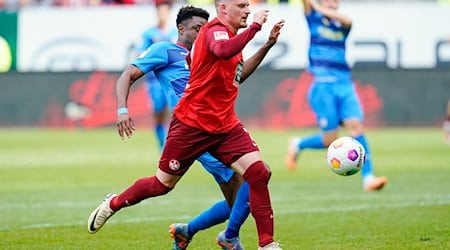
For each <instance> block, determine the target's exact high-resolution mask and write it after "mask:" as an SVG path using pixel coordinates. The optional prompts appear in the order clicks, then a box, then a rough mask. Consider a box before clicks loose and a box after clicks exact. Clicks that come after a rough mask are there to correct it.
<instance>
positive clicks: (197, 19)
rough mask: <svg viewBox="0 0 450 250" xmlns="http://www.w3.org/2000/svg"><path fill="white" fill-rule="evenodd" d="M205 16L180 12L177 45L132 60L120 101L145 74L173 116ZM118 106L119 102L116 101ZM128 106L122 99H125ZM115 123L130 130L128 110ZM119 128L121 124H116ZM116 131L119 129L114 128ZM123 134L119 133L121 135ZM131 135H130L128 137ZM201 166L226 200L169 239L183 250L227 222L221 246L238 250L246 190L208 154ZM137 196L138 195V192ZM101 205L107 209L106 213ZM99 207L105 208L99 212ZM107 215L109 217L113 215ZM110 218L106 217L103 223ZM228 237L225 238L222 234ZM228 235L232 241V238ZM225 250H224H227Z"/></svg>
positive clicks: (94, 225) (173, 229) (93, 224)
mask: <svg viewBox="0 0 450 250" xmlns="http://www.w3.org/2000/svg"><path fill="white" fill-rule="evenodd" d="M208 17H209V14H208V12H206V11H205V10H203V9H200V8H194V7H192V6H187V7H183V8H181V9H180V11H179V13H178V15H177V20H176V23H177V27H178V33H179V34H178V40H177V43H176V44H175V43H171V42H167V41H162V42H157V43H154V44H152V45H151V46H150V47H149V48H148V49H147V50H146V51H145V52H143V53H142V54H141V55H140V56H139V57H138V58H137V59H135V60H134V61H133V62H132V63H131V64H130V65H129V66H128V67H127V68H126V69H125V70H124V72H123V73H122V74H121V76H120V78H119V79H118V81H117V93H118V96H124V97H125V96H126V97H127V96H128V93H129V89H130V87H131V85H132V84H133V83H134V82H136V81H137V80H138V79H140V78H141V77H142V76H144V75H145V74H148V73H149V72H153V73H154V75H155V77H156V78H157V79H158V81H159V82H160V84H161V88H162V90H163V93H164V94H165V97H166V98H167V100H168V104H169V107H170V109H171V110H173V108H174V107H175V105H176V104H177V103H178V100H179V99H180V97H181V96H182V95H183V92H184V89H185V87H186V84H187V82H188V79H189V74H190V72H189V68H188V65H187V63H186V55H187V54H188V52H189V50H190V49H191V47H192V44H193V41H194V39H195V38H196V36H197V34H198V31H199V30H200V28H201V27H202V26H203V25H204V24H205V23H206V22H207V19H208ZM119 99H120V100H121V99H122V98H119ZM123 101H125V102H126V98H123ZM118 106H119V107H126V103H118ZM118 117H119V118H118V120H119V121H124V122H128V123H130V124H131V125H132V126H130V127H134V125H133V120H132V119H131V118H130V117H129V116H128V110H127V109H126V108H121V109H119V110H118ZM118 124H120V123H118ZM118 126H120V125H118ZM120 132H121V131H120V130H119V133H120ZM128 134H129V135H131V134H132V131H128ZM198 161H200V162H201V164H202V166H203V167H204V168H205V169H206V170H207V171H208V172H209V173H211V174H212V175H213V176H214V178H215V180H216V182H217V183H218V184H219V186H220V187H221V190H222V192H223V194H224V196H225V198H226V199H225V200H222V201H219V202H217V203H216V204H214V205H213V206H212V207H210V208H209V209H207V210H206V211H205V212H203V213H202V214H200V215H198V216H197V217H195V218H194V219H193V220H191V221H190V222H189V223H187V224H181V223H177V224H172V225H170V231H169V232H170V233H171V236H172V237H173V238H174V244H173V249H186V248H187V246H188V244H189V243H190V241H191V239H192V237H193V236H194V234H195V233H197V232H198V231H200V230H203V229H206V228H209V227H211V226H214V225H217V224H219V223H222V222H224V221H226V220H227V219H229V222H228V226H227V229H226V231H224V232H223V235H224V236H227V235H228V236H227V237H222V238H221V240H220V242H218V243H224V244H228V245H233V246H234V247H235V249H237V250H238V249H242V245H241V243H240V240H239V237H238V235H239V230H240V227H241V225H242V224H243V223H244V221H245V220H246V218H247V217H248V215H249V213H250V209H249V205H248V201H249V186H248V184H247V182H244V181H243V178H242V176H241V175H239V174H236V173H235V172H234V171H233V170H231V169H230V168H228V167H226V166H225V165H224V164H223V163H221V162H219V161H218V160H217V159H215V158H214V157H212V156H211V155H210V154H209V153H206V154H204V155H202V156H200V157H199V158H198ZM136 192H139V191H136ZM115 197H117V196H109V197H107V198H106V199H105V201H104V202H103V203H102V204H101V205H100V206H99V207H98V208H97V209H96V210H94V212H93V213H92V214H91V216H90V218H89V220H88V231H89V232H91V233H95V232H97V231H98V230H99V229H100V228H101V226H102V225H103V223H105V222H106V219H103V221H102V222H100V223H98V222H97V220H98V219H97V217H99V216H98V215H97V213H99V212H98V211H99V209H100V207H101V208H102V209H103V210H102V211H106V212H108V211H110V209H113V210H111V211H117V210H114V204H113V203H114V201H113V198H115ZM104 204H106V205H107V207H106V209H105V208H104V206H105V205H104ZM102 206H103V207H102ZM111 211H110V212H108V213H109V216H111V215H112V214H113V213H114V212H112V213H111ZM107 218H108V217H107ZM226 233H228V234H226ZM230 235H231V236H230ZM225 249H226V248H225Z"/></svg>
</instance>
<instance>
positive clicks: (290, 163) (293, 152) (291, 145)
mask: <svg viewBox="0 0 450 250" xmlns="http://www.w3.org/2000/svg"><path fill="white" fill-rule="evenodd" d="M300 140H301V139H300V137H293V138H290V139H289V142H288V148H287V153H286V156H285V159H284V160H285V163H286V166H287V168H288V169H289V170H291V171H293V170H295V168H296V167H297V166H296V163H297V157H298V154H299V152H300V150H299V149H298V144H299V143H300Z"/></svg>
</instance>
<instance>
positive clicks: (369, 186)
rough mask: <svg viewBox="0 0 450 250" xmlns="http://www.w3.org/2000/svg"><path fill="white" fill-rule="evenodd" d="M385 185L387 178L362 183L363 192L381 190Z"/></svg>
mask: <svg viewBox="0 0 450 250" xmlns="http://www.w3.org/2000/svg"><path fill="white" fill-rule="evenodd" d="M386 183H387V177H386V176H381V177H374V178H371V179H370V180H368V181H366V182H365V183H364V191H367V192H370V191H378V190H381V189H382V188H383V187H384V186H385V185H386Z"/></svg>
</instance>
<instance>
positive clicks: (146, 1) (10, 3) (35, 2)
mask: <svg viewBox="0 0 450 250" xmlns="http://www.w3.org/2000/svg"><path fill="white" fill-rule="evenodd" d="M167 1H172V2H174V3H188V4H192V5H204V4H211V3H213V2H214V0H167ZM301 1H302V0H250V3H252V4H255V3H272V4H276V3H300V2H301ZM361 1H364V2H370V1H374V2H375V1H377V2H380V1H384V2H386V3H388V2H389V3H392V2H405V3H406V2H411V1H416V2H442V3H450V0H342V2H361ZM154 3H155V0H0V10H8V11H16V10H18V9H20V8H23V7H42V6H59V7H67V6H100V5H131V4H136V5H153V4H154Z"/></svg>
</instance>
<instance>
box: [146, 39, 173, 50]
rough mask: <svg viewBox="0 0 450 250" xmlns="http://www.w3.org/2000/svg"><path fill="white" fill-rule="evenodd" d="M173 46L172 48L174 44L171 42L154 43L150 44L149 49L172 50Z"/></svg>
mask: <svg viewBox="0 0 450 250" xmlns="http://www.w3.org/2000/svg"><path fill="white" fill-rule="evenodd" d="M173 46H174V44H173V43H172V42H169V41H159V42H156V43H154V44H152V45H151V48H152V49H158V50H162V49H167V48H172V47H173Z"/></svg>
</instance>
